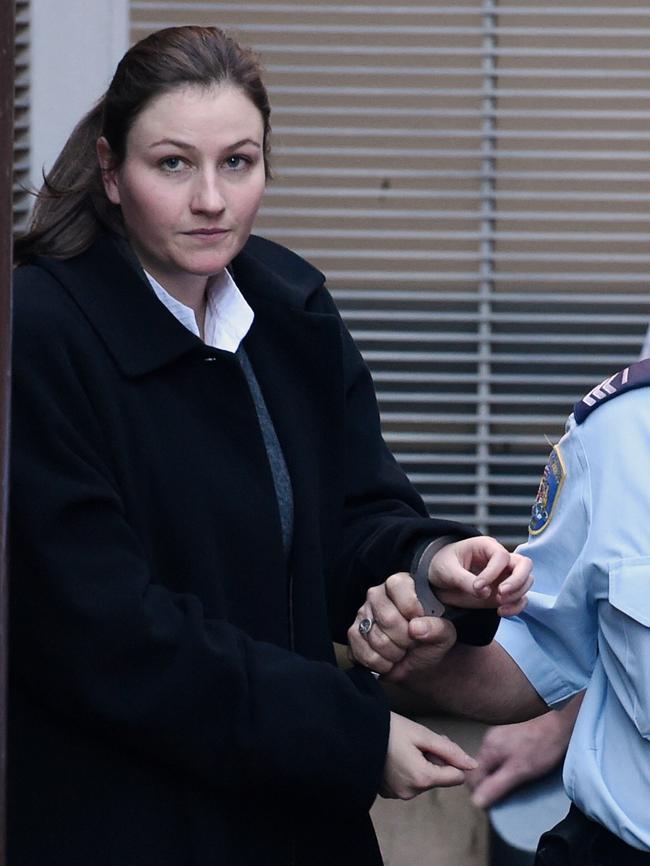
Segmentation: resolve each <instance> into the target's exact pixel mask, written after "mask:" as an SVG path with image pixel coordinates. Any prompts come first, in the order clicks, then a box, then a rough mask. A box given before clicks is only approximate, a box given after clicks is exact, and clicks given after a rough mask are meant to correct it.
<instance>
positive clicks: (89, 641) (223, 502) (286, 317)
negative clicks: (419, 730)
mask: <svg viewBox="0 0 650 866" xmlns="http://www.w3.org/2000/svg"><path fill="white" fill-rule="evenodd" d="M233 272H234V276H235V279H236V281H237V283H238V285H239V287H240V288H241V290H242V292H243V293H244V295H245V297H246V298H247V300H248V302H249V303H250V304H251V306H252V307H253V309H254V311H255V321H254V324H253V326H252V329H251V331H250V333H249V334H248V335H247V337H246V339H245V344H244V345H245V348H246V350H247V353H248V355H249V358H250V360H251V362H252V365H253V368H254V370H255V372H256V375H257V378H258V380H259V383H260V387H261V390H262V392H263V394H264V398H265V400H266V403H267V405H268V409H269V412H270V415H271V417H272V419H273V423H274V425H275V428H276V431H277V434H278V437H279V440H280V442H281V445H282V449H283V451H284V455H285V458H286V462H287V465H288V469H289V473H290V477H291V483H292V486H293V495H294V500H295V525H294V537H293V546H292V549H291V552H290V555H289V557H288V559H287V558H286V557H285V553H284V550H283V545H282V538H281V531H280V521H279V513H278V506H277V501H276V496H275V490H274V485H273V480H272V475H271V472H270V469H269V462H268V458H267V454H266V451H265V447H264V442H263V438H262V435H261V432H260V427H259V423H258V419H257V414H256V410H255V406H254V403H253V401H252V399H251V396H250V393H249V389H248V386H247V382H246V380H245V378H244V375H243V373H242V370H241V368H240V365H239V363H238V361H237V360H236V358H235V357H234V356H232V355H231V354H229V353H227V352H223V351H220V350H217V349H214V348H212V347H210V346H206V345H205V344H203V343H202V342H201V341H200V340H199V339H198V338H196V337H195V336H193V335H192V334H191V333H190V332H188V331H187V330H186V329H185V328H184V327H183V326H182V325H180V324H179V323H178V321H176V319H175V318H174V317H173V316H172V315H171V314H170V313H169V312H168V311H167V310H166V309H165V308H164V306H163V305H162V304H160V302H159V301H158V300H157V299H156V297H155V296H154V294H153V293H152V292H151V291H150V289H149V287H148V286H147V285H146V284H145V282H144V280H143V279H142V278H141V276H140V275H139V274H138V273H137V272H136V270H135V269H134V268H133V267H132V266H131V265H130V264H129V263H128V262H127V261H126V259H125V258H124V257H123V256H122V255H121V254H120V253H119V252H117V251H116V247H115V245H114V243H113V241H112V240H111V239H110V238H108V237H103V238H100V240H98V241H97V242H96V243H95V244H94V246H93V247H91V249H89V250H88V251H87V252H85V253H84V254H82V255H81V256H79V257H77V258H74V259H69V260H67V261H53V260H48V259H42V260H37V261H36V262H35V263H34V264H33V265H29V266H24V267H21V268H19V269H18V271H17V273H16V277H15V300H14V303H15V313H14V318H15V330H14V389H13V391H14V398H13V422H12V423H13V427H12V464H11V491H10V505H11V655H10V659H11V662H10V664H11V672H10V677H11V679H10V741H9V819H8V820H9V826H8V833H9V864H10V866H190V864H192V866H274V864H282V866H290V864H293V866H319V864H322V866H347V864H350V866H351V864H354V866H360V864H363V866H371V864H377V863H379V862H380V856H379V853H378V850H377V846H376V841H375V838H374V834H373V831H372V828H371V826H370V823H369V818H368V816H367V811H368V808H369V806H370V805H371V803H372V801H373V799H374V797H375V795H376V792H377V788H378V785H379V781H380V777H381V773H382V767H383V763H384V759H385V752H386V745H387V736H388V723H389V713H388V708H387V706H386V703H385V701H384V698H383V695H382V692H381V690H380V689H379V687H378V686H377V684H376V683H375V681H374V680H373V678H372V676H371V675H370V674H369V672H367V671H362V670H353V671H352V672H349V673H343V672H341V671H340V670H338V669H337V668H336V666H335V664H334V659H333V654H332V647H331V642H332V639H333V638H338V639H344V635H345V629H346V628H347V626H348V625H349V623H350V622H351V621H352V620H353V618H354V616H355V612H356V609H357V607H358V606H359V604H360V603H361V602H362V600H363V598H364V596H365V592H366V589H367V587H368V586H369V585H371V584H373V583H379V582H381V581H382V580H383V579H384V578H385V577H386V576H387V575H388V574H390V573H391V572H393V571H395V570H398V569H401V568H405V567H408V564H409V562H410V558H411V556H412V554H413V551H414V548H415V546H416V544H418V543H420V542H421V541H422V540H423V539H426V538H435V537H437V536H440V535H452V536H456V537H465V536H467V535H470V534H473V532H472V530H471V529H470V528H467V527H462V526H459V525H456V524H450V523H447V522H444V521H435V520H430V519H428V518H427V517H426V513H425V509H424V507H423V505H422V502H421V500H420V498H419V497H418V495H417V494H416V492H415V491H414V490H413V488H412V487H411V485H410V484H409V482H408V481H407V479H406V477H405V476H404V474H403V472H402V471H401V470H400V469H399V467H398V465H397V464H396V462H395V461H394V460H393V458H392V456H391V455H390V454H389V452H388V450H387V448H386V446H385V445H384V443H383V441H382V438H381V435H380V430H379V421H378V415H377V408H376V405H375V398H374V394H373V389H372V385H371V381H370V378H369V374H368V371H367V369H366V367H365V365H364V363H363V362H362V360H361V357H360V355H359V353H358V351H357V350H356V348H355V346H354V344H353V342H352V340H351V338H350V336H349V335H348V333H347V331H346V330H345V328H344V327H343V325H342V323H341V320H340V318H339V316H338V314H337V311H336V309H335V307H334V304H333V302H332V300H331V298H330V296H329V294H328V293H327V291H326V289H325V288H324V285H323V282H324V281H323V277H322V275H321V274H320V273H319V272H318V271H316V270H315V269H314V268H313V267H312V266H311V265H309V264H307V263H306V262H305V261H304V260H302V259H300V258H299V257H297V256H296V255H294V254H292V253H290V252H289V251H288V250H286V249H284V248H282V247H279V246H277V245H275V244H272V243H270V242H268V241H264V240H262V239H260V238H251V239H250V240H249V242H248V244H247V245H246V247H245V248H244V250H243V251H242V253H241V254H240V255H239V256H238V257H237V259H236V260H235V261H234V263H233Z"/></svg>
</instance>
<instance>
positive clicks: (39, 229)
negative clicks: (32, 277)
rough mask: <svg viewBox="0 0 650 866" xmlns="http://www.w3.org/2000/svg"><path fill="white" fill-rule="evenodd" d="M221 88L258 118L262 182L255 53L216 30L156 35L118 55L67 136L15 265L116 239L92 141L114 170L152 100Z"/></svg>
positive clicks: (116, 222) (112, 208)
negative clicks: (243, 100) (105, 148)
mask: <svg viewBox="0 0 650 866" xmlns="http://www.w3.org/2000/svg"><path fill="white" fill-rule="evenodd" d="M224 83H227V84H231V85H233V86H235V87H238V88H239V89H240V90H242V91H243V93H244V94H245V95H246V96H247V97H248V98H249V99H250V101H251V102H252V103H253V105H255V107H256V108H257V109H258V110H259V112H260V114H261V115H262V119H263V121H264V165H265V170H266V176H267V177H269V176H270V164H269V157H270V131H271V125H270V114H271V107H270V104H269V99H268V94H267V92H266V88H265V86H264V84H263V82H262V79H261V69H260V64H259V61H258V59H257V57H256V56H255V54H254V53H253V52H252V51H250V50H249V49H247V48H243V47H242V46H241V45H239V44H238V43H237V42H236V41H235V40H234V39H233V38H232V37H230V36H228V35H227V34H226V33H224V32H223V31H222V30H219V29H218V28H217V27H199V26H186V27H168V28H166V29H164V30H158V31H157V32H156V33H152V34H151V35H150V36H147V37H146V38H145V39H143V40H141V41H140V42H137V43H136V44H135V45H133V46H132V47H131V48H130V49H129V50H128V51H127V52H126V54H125V55H124V57H123V58H122V60H121V61H120V62H119V64H118V67H117V69H116V70H115V75H114V76H113V80H112V81H111V84H110V86H109V88H108V90H107V91H106V93H105V94H104V96H103V97H102V98H101V99H100V100H99V102H98V103H97V104H96V105H95V106H94V107H93V108H92V109H91V110H90V111H89V112H88V114H86V116H85V117H83V118H82V120H81V121H80V122H79V123H78V124H77V126H76V127H75V129H74V130H73V131H72V133H71V135H70V137H69V138H68V140H67V142H66V144H65V145H64V147H63V150H62V151H61V153H60V154H59V156H58V158H57V160H56V162H55V163H54V165H53V167H52V169H51V171H50V172H49V173H48V174H47V175H46V176H45V178H44V183H43V186H42V188H41V190H40V191H39V192H38V194H37V198H36V204H35V206H34V211H33V214H32V219H31V222H30V226H29V229H28V231H27V233H26V234H25V235H23V236H22V237H20V238H18V240H17V241H16V243H15V245H14V260H15V262H16V263H17V264H20V263H22V262H25V261H27V260H28V259H30V258H32V257H33V256H36V255H49V256H53V257H55V258H63V259H65V258H71V257H72V256H75V255H78V254H79V253H81V252H83V251H84V250H85V249H87V248H88V247H89V246H90V245H91V244H92V243H93V241H94V240H95V238H96V237H97V236H98V234H99V233H100V232H101V231H104V230H107V231H110V232H114V233H117V234H119V235H124V223H123V221H122V215H121V211H120V208H119V206H117V205H113V204H111V202H110V201H109V200H108V198H107V197H106V194H105V192H104V187H103V184H102V176H101V169H100V167H99V163H98V161H97V155H96V150H95V146H96V142H97V139H98V138H100V136H104V137H105V138H106V140H107V141H108V143H109V145H110V147H111V151H112V153H113V157H114V165H115V167H119V165H120V164H121V163H122V162H123V161H124V158H125V156H126V141H127V136H128V133H129V130H130V129H131V127H132V126H133V123H134V121H135V119H136V117H137V116H138V114H139V113H140V112H141V111H142V110H143V109H144V108H145V107H146V106H147V105H148V104H149V103H150V102H151V101H152V100H153V99H155V98H156V97H157V96H160V95H161V94H163V93H166V92H168V91H170V90H172V89H174V88H176V87H183V86H188V85H189V86H198V87H213V86H215V85H220V84H224Z"/></svg>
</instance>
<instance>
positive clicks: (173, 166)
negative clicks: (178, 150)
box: [160, 156, 183, 172]
mask: <svg viewBox="0 0 650 866" xmlns="http://www.w3.org/2000/svg"><path fill="white" fill-rule="evenodd" d="M160 165H161V166H162V168H164V169H165V171H172V172H174V171H180V169H181V168H183V160H182V159H181V158H180V156H168V157H167V158H166V159H163V160H162V161H161V163H160Z"/></svg>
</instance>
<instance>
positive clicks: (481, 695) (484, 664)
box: [401, 641, 548, 724]
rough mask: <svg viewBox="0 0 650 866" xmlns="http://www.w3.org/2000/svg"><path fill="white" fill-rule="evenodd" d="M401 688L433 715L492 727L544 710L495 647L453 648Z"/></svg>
mask: <svg viewBox="0 0 650 866" xmlns="http://www.w3.org/2000/svg"><path fill="white" fill-rule="evenodd" d="M401 685H403V686H405V687H406V688H407V689H409V690H410V691H412V692H414V693H415V694H416V695H418V697H419V698H420V699H421V700H424V701H426V703H427V705H428V706H429V707H430V708H431V709H432V710H435V711H438V712H440V711H442V712H447V713H453V714H454V715H461V716H466V717H467V718H471V719H477V720H479V721H484V722H489V723H491V724H504V723H508V722H519V721H523V720H525V719H529V718H532V717H533V716H538V715H540V714H541V713H544V712H546V710H547V709H548V707H547V706H546V704H545V703H544V701H543V700H542V699H541V698H540V696H539V695H538V694H537V692H536V691H535V689H534V688H533V687H532V686H531V684H530V682H529V681H528V680H527V679H526V677H525V676H524V674H523V673H522V671H521V669H520V668H519V667H518V666H517V664H515V662H514V661H513V660H512V658H511V657H510V656H509V655H508V653H507V652H506V651H505V650H504V649H503V648H502V647H501V646H500V645H499V644H498V643H496V642H495V641H493V642H492V643H491V644H490V645H489V646H486V647H472V646H466V645H464V644H457V645H456V646H455V647H454V648H453V649H452V650H451V651H450V652H449V653H448V654H447V655H446V656H445V658H444V659H442V660H441V661H440V663H439V664H438V665H436V666H435V667H433V668H432V669H431V670H430V671H427V670H426V669H423V668H421V669H419V670H418V671H417V673H413V674H411V675H410V676H409V677H408V679H406V680H404V681H403V682H402V683H401Z"/></svg>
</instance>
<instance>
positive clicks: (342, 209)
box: [131, 0, 650, 543]
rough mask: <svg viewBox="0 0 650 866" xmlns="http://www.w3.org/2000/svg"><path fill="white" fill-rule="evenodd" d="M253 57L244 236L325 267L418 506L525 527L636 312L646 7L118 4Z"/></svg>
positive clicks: (638, 336)
mask: <svg viewBox="0 0 650 866" xmlns="http://www.w3.org/2000/svg"><path fill="white" fill-rule="evenodd" d="M192 22H195V23H199V22H200V23H214V24H218V25H221V26H225V27H227V28H230V29H233V30H234V31H235V32H236V33H237V35H238V36H239V37H240V38H241V39H242V41H244V42H246V43H248V44H251V45H253V46H254V47H255V48H256V49H258V50H259V51H260V53H261V55H262V59H263V61H264V64H265V66H266V69H267V81H268V84H269V85H270V91H271V97H272V104H273V117H272V120H273V129H274V161H275V171H276V180H275V181H274V182H273V184H272V185H271V187H270V189H269V191H268V195H267V199H266V205H265V207H264V209H263V211H262V214H261V216H260V219H259V222H258V231H259V232H260V233H262V234H264V235H266V236H267V237H270V238H273V239H275V240H278V241H280V242H283V243H286V244H287V245H289V246H291V247H292V248H293V249H295V250H297V251H298V252H300V253H302V254H303V255H305V256H306V257H308V258H309V259H311V260H312V261H313V262H314V263H315V264H317V265H318V266H319V267H321V268H322V269H323V270H324V271H325V272H326V273H327V275H328V281H329V285H330V287H331V289H332V291H333V293H334V295H335V297H336V298H337V302H338V303H339V306H340V308H341V310H342V312H343V314H344V317H345V318H346V320H347V322H348V323H349V325H350V327H351V329H352V332H353V334H354V336H355V338H356V340H357V342H358V344H359V346H360V348H361V349H362V351H363V353H364V355H365V357H366V359H367V361H368V363H369V365H370V367H371V370H372V372H373V376H374V379H375V384H376V387H377V392H378V396H379V401H380V406H381V410H382V420H383V426H384V432H385V435H386V438H387V440H388V442H389V443H390V445H391V447H392V448H393V450H394V452H395V453H396V455H397V457H398V459H399V460H400V461H401V462H402V464H403V465H404V467H405V468H406V470H407V471H408V473H409V474H410V476H411V477H412V479H413V480H414V481H415V483H416V484H417V486H418V488H419V489H420V491H421V492H422V494H423V496H424V498H425V501H426V502H427V505H428V507H429V508H430V510H431V512H432V513H435V514H437V515H440V516H449V517H453V518H456V519H461V520H465V521H468V522H470V523H475V524H478V525H479V526H480V527H481V529H483V530H484V531H487V532H489V533H491V534H495V535H497V536H498V537H500V538H502V539H503V540H504V541H506V542H507V543H516V542H517V541H519V540H521V539H522V537H523V535H524V533H525V527H526V524H527V522H528V515H529V511H530V505H531V503H532V499H533V498H534V495H535V491H536V488H537V483H538V479H539V475H540V471H541V468H542V467H543V464H544V461H545V458H546V454H547V453H548V450H549V445H548V442H547V438H548V439H551V440H556V439H557V438H558V437H559V435H560V434H561V431H562V425H563V421H564V418H565V417H566V415H567V413H568V411H569V410H570V407H571V405H572V404H573V402H574V401H575V400H577V399H578V398H579V397H580V396H581V395H582V394H583V393H584V392H585V391H586V390H588V389H589V388H590V387H591V386H592V385H593V384H595V383H596V382H598V381H600V380H601V379H603V378H605V376H606V375H608V374H609V373H611V372H613V371H614V370H616V369H618V368H620V367H621V366H624V365H625V364H626V363H628V362H629V361H631V360H633V359H635V358H636V356H637V355H638V352H639V349H640V347H641V344H642V341H643V336H644V333H645V329H646V325H647V323H648V320H649V319H650V295H649V293H648V274H649V267H648V266H649V265H650V245H649V241H650V208H649V203H650V186H649V184H648V181H649V180H650V148H649V141H650V125H649V124H648V120H649V119H650V41H649V36H650V7H647V6H646V5H644V4H638V5H629V6H627V5H621V6H617V5H615V4H611V3H604V2H598V3H596V2H582V3H571V4H569V5H567V4H554V5H547V4H539V3H537V2H532V0H521V2H518V3H517V4H505V3H504V4H500V3H497V2H494V0H490V2H488V0H485V2H483V3H474V4H465V5H453V4H444V3H431V2H426V3H425V2H414V3H411V4H408V5H399V4H392V3H388V2H382V3H376V4H372V5H367V4H360V3H346V4H341V3H328V2H309V3H262V2H259V3H255V2H248V3H246V2H244V3H237V4H230V3H219V2H203V3H198V2H183V0H175V2H165V0H132V3H131V23H132V38H133V39H137V38H140V37H141V36H143V35H144V34H145V33H146V32H149V31H151V30H153V29H156V28H158V27H162V26H166V25H169V24H172V23H175V24H179V23H192Z"/></svg>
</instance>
